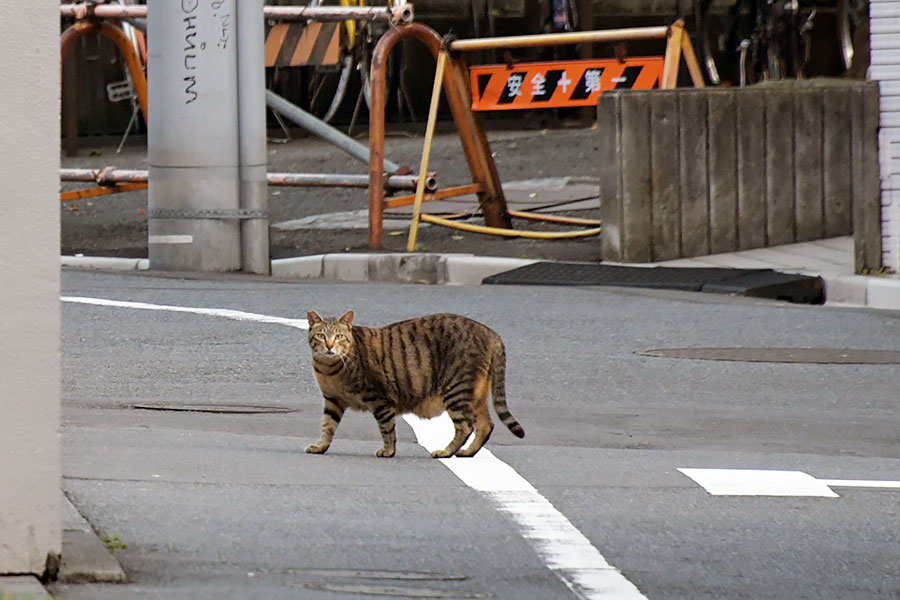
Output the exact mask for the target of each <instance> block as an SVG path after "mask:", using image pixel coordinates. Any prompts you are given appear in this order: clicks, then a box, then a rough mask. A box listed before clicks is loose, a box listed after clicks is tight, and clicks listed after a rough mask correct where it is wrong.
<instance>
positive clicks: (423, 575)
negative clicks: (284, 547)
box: [291, 569, 466, 581]
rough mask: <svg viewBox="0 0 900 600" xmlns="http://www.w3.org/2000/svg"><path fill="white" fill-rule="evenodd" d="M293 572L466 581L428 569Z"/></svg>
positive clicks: (298, 570) (364, 577) (368, 577)
mask: <svg viewBox="0 0 900 600" xmlns="http://www.w3.org/2000/svg"><path fill="white" fill-rule="evenodd" d="M291 572H293V573H304V574H307V575H318V576H320V577H322V576H324V577H343V578H345V579H394V580H398V581H464V580H465V579H466V576H465V575H455V574H452V573H429V572H427V571H378V570H373V569H291Z"/></svg>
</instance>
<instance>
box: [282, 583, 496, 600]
mask: <svg viewBox="0 0 900 600" xmlns="http://www.w3.org/2000/svg"><path fill="white" fill-rule="evenodd" d="M299 585H300V587H304V588H307V589H311V590H323V591H326V592H340V593H343V594H360V595H367V596H392V597H394V598H489V596H488V595H487V594H482V593H479V592H466V591H463V590H439V589H435V588H421V587H401V586H397V585H377V584H368V583H301V584H299Z"/></svg>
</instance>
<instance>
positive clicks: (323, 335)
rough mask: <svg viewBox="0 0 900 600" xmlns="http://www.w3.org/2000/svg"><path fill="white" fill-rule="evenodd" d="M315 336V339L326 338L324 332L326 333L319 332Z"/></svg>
mask: <svg viewBox="0 0 900 600" xmlns="http://www.w3.org/2000/svg"><path fill="white" fill-rule="evenodd" d="M313 338H314V339H317V340H324V339H325V334H324V333H317V334H316V335H314V336H313Z"/></svg>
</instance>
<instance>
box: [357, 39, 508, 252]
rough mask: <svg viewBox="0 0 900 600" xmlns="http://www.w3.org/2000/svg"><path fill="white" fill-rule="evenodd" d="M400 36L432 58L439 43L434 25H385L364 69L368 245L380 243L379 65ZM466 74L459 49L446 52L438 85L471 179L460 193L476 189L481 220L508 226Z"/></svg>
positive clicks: (381, 111)
mask: <svg viewBox="0 0 900 600" xmlns="http://www.w3.org/2000/svg"><path fill="white" fill-rule="evenodd" d="M403 39H416V40H418V41H420V42H422V43H423V44H424V45H425V46H426V47H427V48H428V49H429V50H430V51H431V53H432V54H433V55H434V57H435V59H437V57H438V53H439V52H440V50H441V44H442V40H441V37H440V36H439V35H438V34H437V32H436V31H434V30H433V29H431V28H430V27H427V26H425V25H422V24H419V23H412V24H409V25H401V26H398V27H396V28H393V29H390V30H389V31H388V32H387V33H385V34H384V35H383V36H382V37H381V39H380V40H379V41H378V45H377V46H375V51H374V53H373V55H372V66H371V71H370V72H371V77H372V103H371V106H370V111H369V247H370V248H372V249H377V248H381V246H382V238H383V230H382V222H383V211H384V208H385V201H384V128H385V117H384V109H385V66H386V64H387V57H388V55H389V54H390V51H391V49H392V48H393V47H394V45H396V44H397V42H399V41H400V40H403ZM467 74H468V68H467V66H466V63H465V60H464V59H463V58H462V57H461V56H460V55H453V54H451V55H450V56H449V57H448V59H447V64H446V71H445V76H444V83H443V88H444V95H445V97H446V99H447V104H448V105H449V107H450V112H451V114H452V115H453V119H454V121H455V122H456V128H457V130H458V132H459V138H460V141H461V142H462V147H463V153H464V154H465V157H466V161H467V162H468V164H469V172H470V173H471V174H472V181H473V183H474V187H473V186H465V188H467V189H466V193H471V192H472V191H475V192H476V193H477V194H478V200H479V204H480V206H481V208H482V210H483V211H484V219H485V222H486V223H487V224H488V225H489V226H491V227H499V228H504V229H508V228H510V227H511V226H512V222H511V219H510V216H509V213H508V212H507V208H506V199H505V198H504V196H503V189H502V187H501V185H500V177H499V176H498V175H497V166H496V165H495V164H494V159H493V157H492V156H491V149H490V146H489V145H488V141H487V137H486V136H485V134H484V128H483V127H482V126H481V120H480V119H479V118H478V116H477V115H476V114H475V113H474V112H472V109H471V92H470V91H469V81H468V78H467Z"/></svg>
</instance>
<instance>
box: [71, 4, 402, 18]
mask: <svg viewBox="0 0 900 600" xmlns="http://www.w3.org/2000/svg"><path fill="white" fill-rule="evenodd" d="M59 9H60V16H62V17H67V18H70V19H71V18H74V19H87V18H98V19H140V18H146V16H147V7H146V6H136V5H135V6H131V5H129V6H122V5H119V4H97V5H91V4H88V3H84V2H82V3H78V4H61V5H60V7H59ZM263 16H264V17H265V18H266V19H275V20H278V21H306V20H310V21H346V20H348V19H353V20H362V21H393V22H394V23H410V22H412V20H413V7H412V5H411V4H401V5H400V6H397V7H394V8H393V9H392V8H389V7H385V6H264V7H263Z"/></svg>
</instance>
